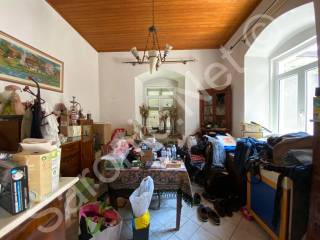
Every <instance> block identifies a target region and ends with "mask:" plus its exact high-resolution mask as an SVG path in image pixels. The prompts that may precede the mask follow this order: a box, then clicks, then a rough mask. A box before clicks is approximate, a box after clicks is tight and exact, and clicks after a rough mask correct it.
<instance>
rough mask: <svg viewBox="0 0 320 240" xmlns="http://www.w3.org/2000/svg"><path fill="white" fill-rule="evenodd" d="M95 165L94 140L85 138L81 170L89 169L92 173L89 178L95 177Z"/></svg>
mask: <svg viewBox="0 0 320 240" xmlns="http://www.w3.org/2000/svg"><path fill="white" fill-rule="evenodd" d="M93 163H94V150H93V139H92V138H89V137H83V138H82V141H81V169H82V170H83V169H88V170H89V171H90V174H89V176H94V174H93Z"/></svg>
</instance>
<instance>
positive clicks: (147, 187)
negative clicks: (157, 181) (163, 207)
mask: <svg viewBox="0 0 320 240" xmlns="http://www.w3.org/2000/svg"><path fill="white" fill-rule="evenodd" d="M153 190H154V183H153V179H152V178H151V177H150V176H148V177H146V178H144V179H143V180H142V182H141V183H140V186H139V187H138V188H137V189H136V190H135V191H134V192H133V193H132V194H131V195H130V198H129V200H130V203H131V206H132V211H133V214H134V216H135V217H141V216H142V215H143V214H145V212H146V211H147V210H148V209H149V205H150V202H151V198H152V195H153Z"/></svg>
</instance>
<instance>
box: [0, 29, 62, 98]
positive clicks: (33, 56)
mask: <svg viewBox="0 0 320 240" xmlns="http://www.w3.org/2000/svg"><path fill="white" fill-rule="evenodd" d="M28 77H32V78H33V79H34V80H35V81H37V82H38V83H39V84H40V87H41V88H44V89H49V90H53V91H58V92H63V62H61V61H59V60H57V59H55V58H53V57H51V56H49V55H48V54H46V53H43V52H41V51H40V50H37V49H35V48H33V47H31V46H29V45H27V44H25V43H23V42H21V41H19V40H17V39H15V38H13V37H11V36H9V35H7V34H5V33H3V32H1V31H0V79H1V80H5V81H10V82H16V83H20V84H23V85H30V86H34V83H32V81H30V80H28Z"/></svg>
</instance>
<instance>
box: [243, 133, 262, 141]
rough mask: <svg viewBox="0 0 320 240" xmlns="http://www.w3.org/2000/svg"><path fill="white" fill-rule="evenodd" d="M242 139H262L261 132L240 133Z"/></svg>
mask: <svg viewBox="0 0 320 240" xmlns="http://www.w3.org/2000/svg"><path fill="white" fill-rule="evenodd" d="M242 137H251V138H256V139H259V138H263V133H262V132H242Z"/></svg>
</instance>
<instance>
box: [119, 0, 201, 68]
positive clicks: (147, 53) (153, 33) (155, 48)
mask: <svg viewBox="0 0 320 240" xmlns="http://www.w3.org/2000/svg"><path fill="white" fill-rule="evenodd" d="M150 38H152V46H151V48H149V42H150ZM158 39H159V38H158V34H157V29H156V27H155V23H154V0H152V26H150V27H149V34H148V38H147V42H146V45H145V48H144V51H143V56H142V58H140V55H139V51H138V49H137V47H133V48H131V50H130V52H131V53H132V55H133V56H134V57H135V59H136V61H126V62H124V63H130V64H132V65H133V66H135V65H136V64H149V68H150V73H153V72H154V70H158V69H159V67H160V65H161V64H162V63H183V64H186V63H187V62H194V61H195V60H194V59H181V60H180V59H179V60H167V56H168V55H169V53H170V51H171V50H172V48H173V47H172V46H171V45H169V44H166V46H165V48H164V51H163V54H162V53H161V50H160V45H159V40H158ZM148 49H149V50H148Z"/></svg>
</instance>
